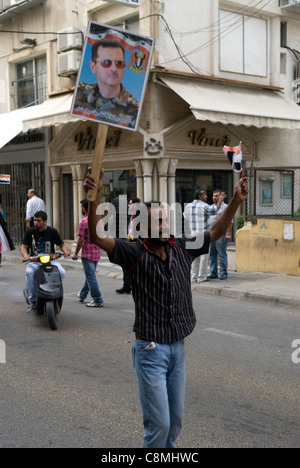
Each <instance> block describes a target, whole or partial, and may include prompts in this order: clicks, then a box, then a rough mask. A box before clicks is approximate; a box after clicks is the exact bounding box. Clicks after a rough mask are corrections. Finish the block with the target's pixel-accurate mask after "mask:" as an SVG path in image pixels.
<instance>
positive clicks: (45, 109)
mask: <svg viewBox="0 0 300 468" xmlns="http://www.w3.org/2000/svg"><path fill="white" fill-rule="evenodd" d="M72 99H73V93H68V94H63V95H61V96H55V97H51V98H49V99H48V100H47V101H45V102H43V104H40V105H39V106H35V107H33V108H32V113H31V114H30V115H29V116H28V117H27V118H25V119H23V132H27V131H28V130H34V129H36V128H43V127H50V126H51V125H54V126H56V125H62V124H67V123H69V122H78V118H76V117H73V116H71V115H70V111H71V105H72Z"/></svg>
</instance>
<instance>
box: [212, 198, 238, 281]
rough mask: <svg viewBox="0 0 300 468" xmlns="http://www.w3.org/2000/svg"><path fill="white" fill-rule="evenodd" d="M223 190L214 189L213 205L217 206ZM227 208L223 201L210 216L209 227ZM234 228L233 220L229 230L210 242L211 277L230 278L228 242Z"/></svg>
mask: <svg viewBox="0 0 300 468" xmlns="http://www.w3.org/2000/svg"><path fill="white" fill-rule="evenodd" d="M221 193H222V192H221V190H214V192H213V202H214V204H213V205H212V206H217V205H218V203H219V200H220V197H221ZM226 208H227V205H226V203H224V202H222V203H221V205H220V209H219V211H218V212H217V213H216V214H214V215H212V216H210V218H209V228H210V227H211V226H212V225H213V224H214V222H215V221H216V220H217V219H218V218H219V216H221V214H222V213H223V211H225V210H226ZM232 228H233V220H232V221H231V223H230V225H229V226H228V228H227V232H226V233H225V234H224V235H223V236H222V237H221V238H220V239H218V240H217V241H215V242H212V243H211V244H210V251H209V257H210V258H209V263H210V275H209V276H208V278H209V279H215V278H220V279H221V280H226V279H227V278H228V272H227V268H228V256H227V246H228V242H229V241H230V240H231V233H232ZM218 263H219V266H220V275H218Z"/></svg>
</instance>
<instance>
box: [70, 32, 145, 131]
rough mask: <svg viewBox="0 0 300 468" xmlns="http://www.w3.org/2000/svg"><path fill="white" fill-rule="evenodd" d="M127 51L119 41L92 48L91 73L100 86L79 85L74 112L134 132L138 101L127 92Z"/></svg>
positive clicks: (97, 43) (110, 41) (100, 42)
mask: <svg viewBox="0 0 300 468" xmlns="http://www.w3.org/2000/svg"><path fill="white" fill-rule="evenodd" d="M126 65H127V64H126V61H125V50H124V48H123V46H122V44H121V43H120V42H119V41H118V40H113V39H102V40H99V41H97V42H95V43H94V44H93V47H92V57H91V61H90V62H89V66H90V69H91V71H92V73H93V74H94V75H95V77H96V81H97V83H92V84H89V83H84V82H82V81H80V82H79V84H78V87H77V94H76V97H75V101H74V110H79V111H81V112H83V113H84V114H85V115H86V116H87V117H88V116H89V114H91V115H90V116H89V117H90V118H94V119H97V120H99V121H101V122H104V123H111V124H115V125H123V126H126V127H128V128H134V127H135V125H136V119H137V116H138V111H139V100H138V99H136V98H134V96H133V95H132V94H131V93H130V92H129V91H127V90H126V89H125V87H124V85H123V84H122V79H123V77H124V73H125V70H126Z"/></svg>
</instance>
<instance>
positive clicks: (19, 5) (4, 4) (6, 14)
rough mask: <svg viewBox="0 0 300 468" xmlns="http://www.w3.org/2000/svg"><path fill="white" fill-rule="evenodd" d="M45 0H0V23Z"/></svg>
mask: <svg viewBox="0 0 300 468" xmlns="http://www.w3.org/2000/svg"><path fill="white" fill-rule="evenodd" d="M45 1H46V0H0V23H3V22H4V21H6V20H8V19H10V18H13V17H14V16H15V15H18V14H20V13H22V12H23V11H25V10H28V9H29V8H33V7H35V6H37V5H40V4H41V3H44V2H45Z"/></svg>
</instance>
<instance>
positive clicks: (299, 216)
mask: <svg viewBox="0 0 300 468" xmlns="http://www.w3.org/2000/svg"><path fill="white" fill-rule="evenodd" d="M294 217H295V218H300V207H299V208H298V211H297V212H296V213H295V214H294Z"/></svg>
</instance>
